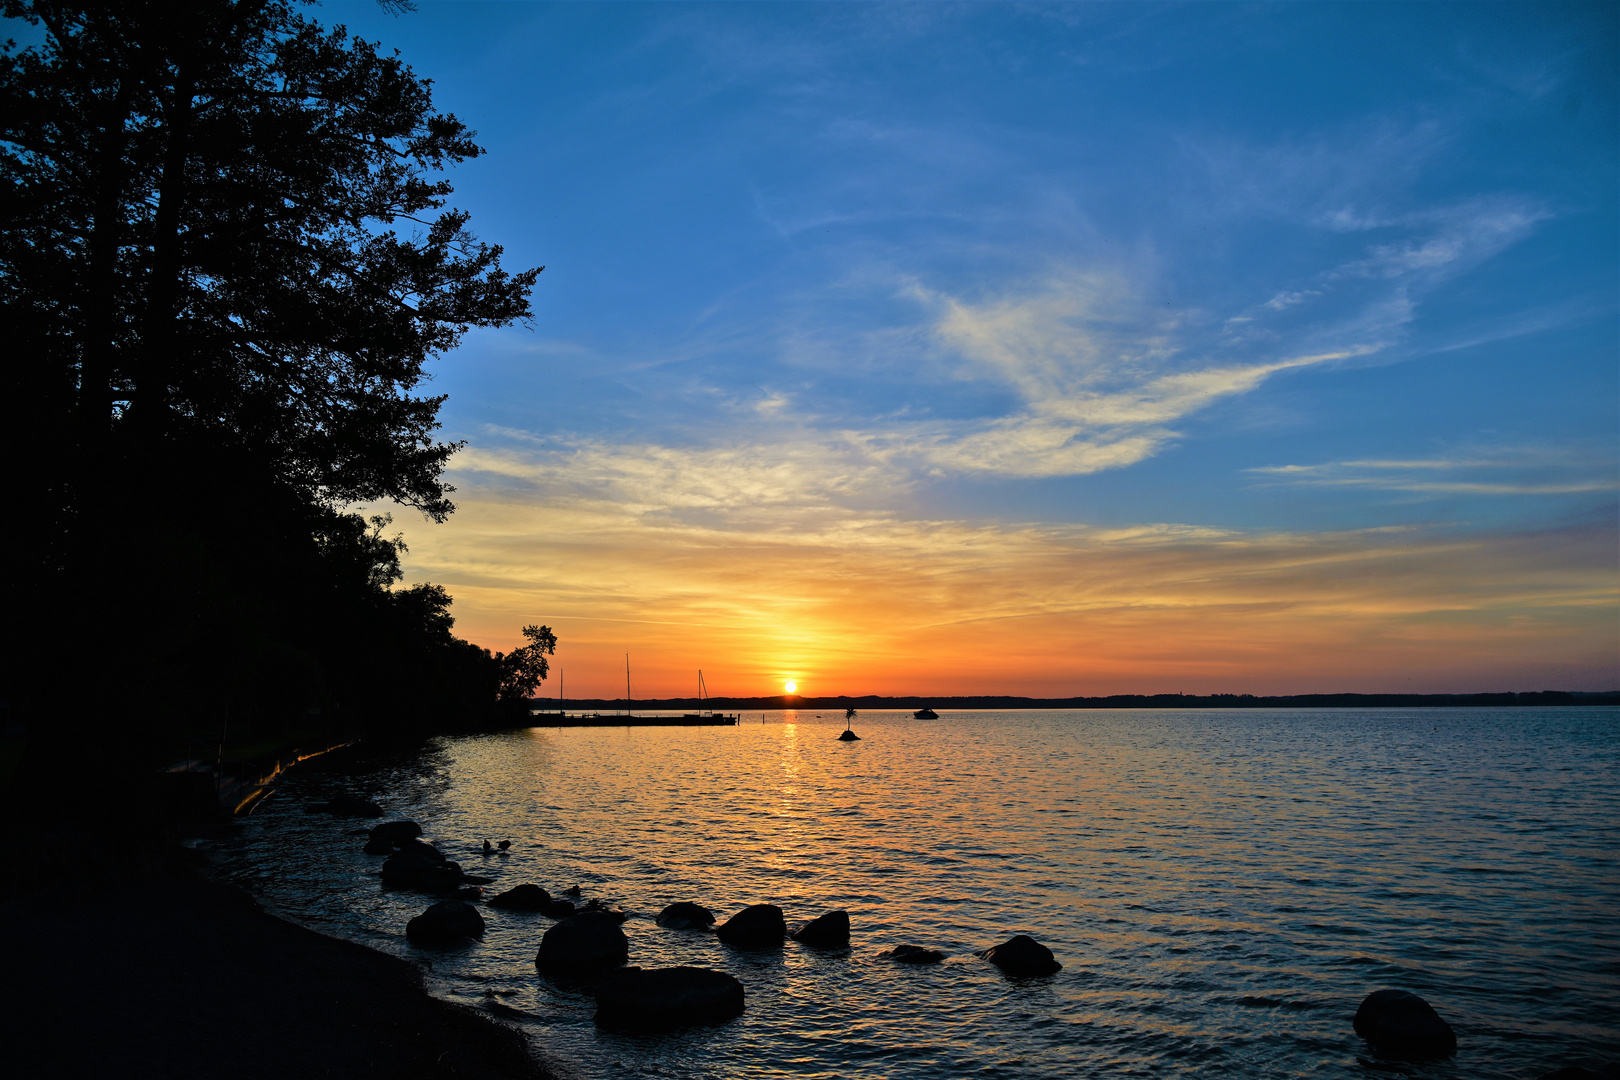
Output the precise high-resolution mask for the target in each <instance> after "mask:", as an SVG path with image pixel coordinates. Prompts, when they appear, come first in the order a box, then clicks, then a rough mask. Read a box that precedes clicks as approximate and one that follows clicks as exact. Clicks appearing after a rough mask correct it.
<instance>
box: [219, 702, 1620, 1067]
mask: <svg viewBox="0 0 1620 1080" xmlns="http://www.w3.org/2000/svg"><path fill="white" fill-rule="evenodd" d="M762 717H763V719H764V722H762ZM855 726H856V730H857V731H858V732H859V733H860V734H861V735H862V736H863V737H864V738H863V741H861V742H857V743H840V742H837V741H835V740H834V736H835V735H836V734H837V733H838V732H839V731H840V730H842V727H843V721H842V718H841V717H836V718H835V715H834V714H833V713H831V712H828V713H824V714H822V718H817V717H816V715H815V714H814V713H805V712H801V713H798V714H797V715H795V714H791V713H789V714H782V713H771V714H761V713H748V714H745V717H744V723H743V724H742V725H741V726H740V727H737V728H688V729H663V730H660V729H650V728H640V729H624V728H608V729H594V730H593V729H567V730H556V729H549V730H548V729H545V728H537V729H533V730H528V731H519V732H512V733H506V734H501V735H494V736H485V737H470V738H458V739H445V740H438V741H436V742H434V743H433V744H431V745H430V747H429V748H428V749H427V750H426V752H424V753H422V754H419V755H411V756H409V757H408V758H407V757H398V758H391V759H376V760H373V761H370V762H368V763H365V764H363V765H361V766H359V767H356V768H355V769H354V770H353V772H352V775H337V774H334V773H333V772H331V771H322V770H318V769H307V767H306V769H307V771H305V772H303V773H302V775H299V776H296V777H295V778H293V779H292V780H291V781H289V782H288V783H286V784H285V785H284V786H283V789H282V790H281V792H280V793H279V794H278V795H277V796H276V797H275V798H272V799H271V800H270V801H269V802H268V803H267V804H265V806H264V807H263V809H262V810H260V811H259V813H258V814H256V815H255V816H254V817H253V818H252V819H251V822H250V824H249V825H247V826H246V827H245V828H244V829H243V830H241V833H240V835H239V836H238V837H236V838H235V839H234V840H232V841H230V842H228V843H227V844H225V845H224V846H223V850H222V851H221V856H222V858H223V859H224V861H225V862H226V864H227V867H228V869H229V871H230V872H231V873H233V874H235V875H236V876H237V878H238V879H239V880H240V881H242V882H243V883H244V884H246V885H247V886H248V887H250V888H252V889H253V890H254V891H255V892H256V893H257V894H258V895H259V896H260V897H261V898H263V899H264V900H265V901H266V902H267V903H269V904H270V905H271V906H272V907H274V908H275V909H276V910H278V911H280V912H282V913H283V914H285V915H288V916H290V917H292V918H295V919H297V920H299V921H301V922H303V923H305V924H307V925H310V926H313V927H315V928H317V929H321V930H324V931H326V932H328V933H332V934H336V935H338V936H342V937H347V938H351V939H353V940H357V941H361V942H365V943H367V944H370V945H373V946H376V947H378V948H381V949H384V950H386V951H388V952H392V953H395V954H398V955H401V956H406V957H410V958H412V959H414V960H418V961H422V960H430V961H431V963H432V971H433V975H434V977H435V979H436V981H437V989H438V990H439V992H441V993H443V994H444V995H446V996H448V997H451V998H454V999H456V1000H462V1001H466V1002H468V1003H478V1002H480V1001H489V1000H496V1001H499V1002H502V1003H504V1004H505V1005H507V1006H509V1007H511V1008H514V1009H519V1010H522V1011H524V1012H526V1013H529V1014H531V1015H532V1019H528V1020H523V1021H520V1023H521V1026H523V1027H524V1028H525V1029H526V1030H528V1031H529V1032H530V1033H531V1034H532V1035H533V1037H534V1038H535V1040H536V1041H537V1044H538V1045H539V1046H541V1047H542V1048H543V1051H544V1053H545V1055H546V1056H547V1057H548V1058H549V1059H550V1060H551V1061H552V1062H553V1063H554V1065H555V1066H556V1067H557V1068H558V1070H559V1071H561V1072H563V1073H565V1074H577V1075H580V1076H584V1077H609V1076H614V1077H620V1076H624V1077H666V1076H668V1077H704V1078H709V1077H712V1078H727V1080H735V1078H745V1077H779V1076H795V1077H844V1078H853V1077H873V1078H877V1077H883V1078H918V1080H922V1078H928V1080H934V1078H939V1080H944V1078H954V1077H968V1076H982V1077H1078V1076H1090V1075H1103V1074H1106V1075H1109V1076H1169V1075H1180V1074H1190V1075H1200V1076H1231V1077H1238V1076H1242V1077H1258V1076H1267V1077H1306V1076H1312V1077H1314V1076H1351V1075H1367V1074H1368V1072H1369V1068H1370V1069H1372V1070H1373V1074H1374V1075H1376V1074H1378V1073H1380V1072H1383V1071H1385V1070H1386V1069H1387V1070H1388V1071H1389V1072H1390V1073H1392V1074H1394V1073H1404V1074H1406V1075H1415V1076H1421V1077H1437V1078H1438V1077H1457V1078H1462V1077H1468V1078H1492V1077H1502V1078H1508V1077H1512V1078H1529V1077H1534V1076H1537V1075H1538V1074H1539V1073H1540V1072H1542V1071H1545V1070H1547V1069H1550V1068H1551V1067H1553V1066H1554V1065H1557V1064H1564V1063H1586V1064H1588V1065H1591V1064H1595V1063H1596V1062H1597V1061H1598V1060H1601V1059H1604V1058H1607V1059H1610V1060H1613V1059H1616V1058H1620V918H1617V915H1620V911H1617V906H1620V905H1617V902H1616V898H1617V897H1620V768H1617V765H1620V711H1617V710H1612V709H1558V710H1529V709H1519V710H1500V709H1494V710H1450V709H1448V710H1400V711H1396V710H1369V711H1330V710H1323V711H1303V710H1302V711H1269V710H1268V711H1257V712H1213V711H1197V712H1174V711H1152V712H1147V711H1121V712H1098V711H1079V712H1045V711H1039V712H1036V711H1030V712H978V713H957V714H950V715H946V716H944V717H942V718H941V719H939V720H935V721H918V720H912V719H910V718H909V716H903V715H901V714H897V713H874V714H871V715H862V716H861V717H860V718H859V719H858V720H857V722H856V725H855ZM338 786H344V787H347V788H348V789H350V790H354V791H356V792H358V793H360V794H364V795H366V796H369V797H372V798H375V799H376V800H377V801H378V802H380V803H382V804H383V805H384V806H385V807H387V808H388V809H389V810H390V811H391V812H392V813H394V814H397V815H399V816H404V817H411V818H415V819H416V820H418V821H420V822H422V824H423V826H424V827H425V829H426V830H427V833H428V836H429V838H430V839H432V840H433V841H434V842H435V843H437V844H438V846H439V847H440V848H441V849H442V850H444V851H446V852H447V853H448V854H449V855H450V857H451V858H453V859H457V860H458V861H460V862H461V863H462V864H463V867H464V868H465V869H467V870H468V871H469V872H472V873H484V874H487V875H489V876H491V877H494V878H496V879H497V881H498V884H497V885H495V886H492V887H490V888H489V889H486V895H494V893H495V892H496V891H499V890H501V889H505V888H509V887H511V886H513V885H516V884H519V883H522V882H525V881H533V882H536V883H538V884H540V885H542V886H544V887H546V888H548V889H550V890H551V891H553V892H557V891H558V890H560V889H562V888H565V887H567V886H569V885H572V884H576V883H577V884H579V885H580V886H581V887H582V888H583V890H584V894H585V896H586V897H587V898H589V897H593V896H595V897H600V898H602V899H604V900H607V901H611V902H612V903H613V904H615V905H616V906H618V905H622V906H623V907H624V908H625V909H626V910H627V911H629V912H631V913H632V917H631V919H630V921H629V922H627V923H626V924H625V931H626V933H627V934H628V935H629V937H630V943H631V963H635V964H640V965H642V966H666V965H673V964H696V965H701V966H706V967H713V968H718V969H721V970H724V971H728V972H731V973H732V974H734V975H736V976H737V977H738V978H739V979H741V980H742V981H743V983H744V984H745V985H746V987H747V994H748V1008H747V1011H746V1012H745V1013H744V1015H743V1016H742V1017H740V1018H738V1019H736V1020H734V1021H732V1022H731V1023H729V1024H726V1025H723V1026H720V1027H712V1028H695V1029H690V1030H687V1031H684V1032H681V1033H677V1034H672V1035H659V1036H642V1035H631V1034H615V1033H606V1032H599V1031H598V1030H597V1029H596V1027H595V1026H594V1024H593V1023H592V1021H591V1015H592V1003H591V1001H590V999H589V998H588V997H587V996H585V995H583V994H581V993H579V992H577V991H574V990H570V989H567V988H562V987H557V986H553V985H552V984H550V983H548V982H547V981H546V980H545V979H543V978H541V977H540V976H539V975H538V974H537V972H536V970H535V966H534V954H535V950H536V948H537V947H538V945H539V941H540V936H541V934H542V933H543V932H544V931H545V929H546V928H547V927H549V926H550V925H551V921H550V920H548V919H546V918H544V917H542V916H539V915H533V914H521V913H512V912H505V911H500V910H496V909H488V908H486V909H485V910H484V915H485V918H486V919H487V920H488V922H489V929H488V932H487V933H486V934H485V937H484V940H483V941H482V943H480V944H477V945H473V946H469V947H466V948H462V949H458V950H451V951H427V950H418V949H416V948H414V947H412V946H410V945H408V944H406V943H405V941H404V938H403V930H404V925H405V922H406V920H407V919H408V918H410V917H411V916H413V915H416V914H418V913H419V912H420V911H421V910H422V909H423V908H424V907H425V906H426V905H427V903H428V901H427V900H425V899H424V898H422V897H420V896H418V895H415V894H411V893H402V892H389V891H384V890H383V889H382V888H381V886H380V884H379V882H378V880H377V878H376V877H375V876H374V875H375V873H376V870H377V867H378V866H379V865H380V863H381V861H382V860H381V859H379V858H373V857H370V856H366V855H363V854H361V853H360V851H359V847H360V844H361V842H362V841H361V839H359V838H356V837H355V836H352V835H349V831H350V830H352V829H354V828H356V827H357V826H358V825H360V824H362V823H359V822H354V821H347V820H342V819H339V820H337V821H334V820H333V819H331V818H328V817H326V816H324V815H310V814H306V813H304V812H303V809H304V806H305V805H306V804H307V803H309V802H312V801H318V800H320V799H323V798H324V797H325V793H327V792H328V791H331V790H334V789H336V788H337V787H338ZM485 838H488V839H490V840H501V839H510V840H511V841H512V851H511V854H510V855H509V856H506V857H484V856H481V855H480V854H479V853H478V851H479V848H480V846H481V843H482V841H483V840H484V839H485ZM676 900H696V901H698V902H700V903H703V904H705V905H707V906H708V907H709V908H711V909H712V910H714V912H715V913H716V915H717V916H718V917H719V918H720V919H722V920H723V919H724V918H725V917H727V916H729V915H730V914H732V913H733V912H735V911H737V910H738V909H740V908H742V907H743V906H744V905H746V904H750V903H758V902H770V903H775V904H779V905H780V906H781V907H782V908H783V909H785V910H786V912H787V916H788V921H789V924H790V925H791V924H792V923H793V922H794V921H795V920H797V919H804V918H810V917H813V916H815V915H819V914H821V913H822V912H824V911H827V910H829V909H832V908H846V909H848V911H849V913H850V919H851V922H852V926H853V946H852V948H851V949H849V950H848V951H846V952H840V953H830V954H829V953H817V952H813V951H811V950H808V949H804V948H801V947H799V946H798V945H796V944H793V943H791V942H790V943H789V944H788V945H787V946H786V947H785V948H784V949H782V950H780V951H775V952H765V953H750V952H740V951H736V950H733V949H731V948H730V947H728V946H725V945H722V944H721V943H719V942H718V941H717V940H715V939H714V937H713V936H712V935H702V934H695V933H691V932H676V931H669V930H664V929H661V928H659V927H658V926H656V925H655V924H654V923H653V921H652V919H653V916H654V915H656V914H657V912H658V911H659V909H660V908H662V907H663V906H664V905H665V904H668V903H671V902H673V901H676ZM1014 933H1028V934H1031V935H1032V936H1034V937H1035V938H1037V939H1038V940H1040V941H1041V942H1043V943H1045V944H1047V945H1048V946H1049V947H1050V948H1051V949H1052V950H1053V952H1055V953H1056V954H1057V957H1058V959H1059V960H1061V961H1062V962H1063V964H1064V968H1063V970H1062V971H1061V972H1059V973H1058V974H1057V975H1055V976H1051V977H1049V978H1044V979H1035V980H1029V981H1020V982H1015V981H1011V980H1008V979H1006V978H1004V977H1003V976H1002V975H1001V974H1000V973H999V972H997V971H996V969H994V968H992V967H990V966H989V965H987V964H985V963H984V962H983V961H981V960H978V959H976V958H974V957H973V956H972V955H971V954H972V951H973V950H975V949H982V948H985V947H987V946H989V945H992V944H995V943H997V942H999V941H1002V940H1005V939H1006V938H1007V937H1009V936H1011V935H1012V934H1014ZM902 943H912V944H917V945H924V946H930V947H934V948H939V949H943V950H944V951H945V952H947V953H948V954H950V959H949V960H947V961H946V962H945V963H944V964H943V965H940V966H937V967H931V968H930V967H924V968H912V967H905V966H901V965H895V964H891V963H889V962H887V961H881V960H878V959H876V954H877V953H878V952H879V951H881V950H883V949H885V948H889V947H892V946H894V945H898V944H902ZM1384 986H1396V987H1403V988H1407V989H1410V990H1413V991H1416V992H1417V993H1420V994H1422V995H1423V996H1425V997H1426V998H1428V999H1429V1001H1430V1002H1431V1003H1432V1004H1434V1005H1435V1007H1436V1008H1437V1009H1438V1010H1439V1012H1440V1014H1441V1015H1442V1016H1443V1017H1445V1018H1446V1019H1447V1020H1448V1021H1449V1022H1450V1023H1451V1024H1452V1026H1453V1027H1454V1028H1455V1029H1456V1030H1457V1033H1458V1038H1459V1040H1460V1044H1461V1047H1460V1051H1459V1054H1458V1056H1457V1057H1456V1058H1455V1059H1454V1060H1453V1061H1451V1062H1448V1063H1440V1064H1432V1065H1423V1066H1412V1067H1389V1066H1384V1065H1381V1064H1380V1063H1378V1062H1376V1061H1373V1060H1371V1059H1370V1058H1369V1055H1368V1054H1367V1051H1366V1049H1365V1047H1364V1045H1363V1044H1362V1043H1361V1042H1360V1040H1359V1039H1357V1038H1356V1037H1355V1036H1354V1035H1353V1034H1352V1032H1351V1029H1350V1017H1351V1015H1352V1014H1353V1012H1354V1011H1355V1008H1356V1005H1357V1003H1358V1002H1359V1001H1360V999H1361V998H1362V997H1363V996H1364V995H1365V994H1367V993H1368V992H1369V991H1371V990H1374V989H1377V988H1379V987H1384ZM1358 1058H1359V1059H1360V1060H1358Z"/></svg>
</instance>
